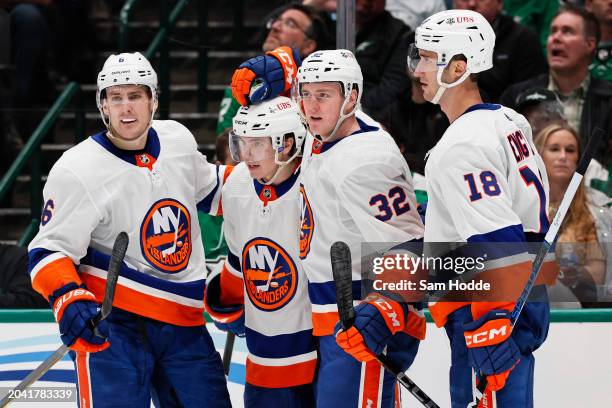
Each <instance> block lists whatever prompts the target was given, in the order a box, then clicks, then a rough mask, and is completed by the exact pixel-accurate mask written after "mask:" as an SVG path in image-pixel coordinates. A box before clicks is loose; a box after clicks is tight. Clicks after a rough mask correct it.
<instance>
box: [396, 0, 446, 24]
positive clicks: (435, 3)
mask: <svg viewBox="0 0 612 408" xmlns="http://www.w3.org/2000/svg"><path fill="white" fill-rule="evenodd" d="M385 9H386V10H387V11H388V12H389V13H391V15H393V17H395V18H397V19H399V20H402V21H403V22H404V24H406V25H407V26H408V27H411V28H412V29H416V27H418V26H419V25H420V24H421V22H422V21H423V20H425V19H426V18H427V17H429V16H431V15H434V14H436V13H437V12H439V11H444V10H446V3H444V0H427V1H423V0H387V5H386V6H385Z"/></svg>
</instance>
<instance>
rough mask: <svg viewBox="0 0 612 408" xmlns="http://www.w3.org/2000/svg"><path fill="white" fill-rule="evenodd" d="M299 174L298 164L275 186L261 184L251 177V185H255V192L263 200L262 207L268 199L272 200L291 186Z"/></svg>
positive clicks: (280, 195) (266, 203)
mask: <svg viewBox="0 0 612 408" xmlns="http://www.w3.org/2000/svg"><path fill="white" fill-rule="evenodd" d="M299 175H300V166H299V165H298V167H297V169H296V170H295V172H294V173H293V174H292V175H291V177H289V178H288V179H287V180H285V181H283V182H282V183H280V184H277V185H275V186H273V185H271V184H261V183H260V182H259V181H258V180H256V179H253V186H255V192H256V193H257V195H258V196H259V199H260V200H261V201H262V202H263V204H264V207H265V206H266V205H268V203H269V202H270V201H274V200H276V199H278V198H279V197H282V196H283V194H285V193H286V192H287V191H289V190H290V189H291V187H293V185H294V184H295V181H296V180H297V178H298V176H299Z"/></svg>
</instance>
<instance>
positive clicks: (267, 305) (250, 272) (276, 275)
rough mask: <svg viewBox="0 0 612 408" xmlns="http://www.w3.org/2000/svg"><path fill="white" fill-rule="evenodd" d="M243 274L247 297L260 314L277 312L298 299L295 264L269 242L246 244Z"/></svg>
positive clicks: (273, 243) (275, 244) (276, 246)
mask: <svg viewBox="0 0 612 408" xmlns="http://www.w3.org/2000/svg"><path fill="white" fill-rule="evenodd" d="M242 270H243V271H244V279H245V286H246V289H247V290H246V292H247V295H248V296H249V299H251V302H252V303H253V305H255V307H257V308H258V309H260V310H265V311H268V312H270V311H274V310H278V309H280V308H282V307H283V306H285V305H286V304H287V303H289V301H290V300H291V299H292V298H293V296H294V295H295V291H296V289H297V286H298V276H297V268H296V266H295V263H294V262H293V259H291V257H290V256H289V254H288V253H287V251H285V249H284V248H283V247H281V246H280V245H278V244H277V243H276V242H274V241H272V240H270V239H267V238H254V239H252V240H250V241H249V242H247V243H246V244H245V246H244V249H243V250H242Z"/></svg>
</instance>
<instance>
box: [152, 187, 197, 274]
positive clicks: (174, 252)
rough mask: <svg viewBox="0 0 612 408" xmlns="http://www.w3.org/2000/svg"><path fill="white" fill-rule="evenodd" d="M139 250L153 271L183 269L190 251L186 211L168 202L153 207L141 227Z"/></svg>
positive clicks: (176, 270)
mask: <svg viewBox="0 0 612 408" xmlns="http://www.w3.org/2000/svg"><path fill="white" fill-rule="evenodd" d="M140 246H141V248H142V254H143V256H144V257H145V259H146V260H147V261H148V262H149V263H150V264H151V265H153V266H154V267H155V268H156V269H158V270H160V271H163V272H168V273H176V272H180V271H182V270H183V269H185V267H186V266H187V264H188V263H189V257H190V256H191V249H192V244H191V217H190V216H189V211H187V208H185V206H184V205H183V204H181V203H180V202H178V201H176V200H173V199H171V198H165V199H162V200H159V201H158V202H156V203H155V204H153V205H152V206H151V208H150V209H149V211H147V215H146V216H145V217H144V221H143V222H142V225H141V226H140Z"/></svg>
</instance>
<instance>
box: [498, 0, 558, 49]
mask: <svg viewBox="0 0 612 408" xmlns="http://www.w3.org/2000/svg"><path fill="white" fill-rule="evenodd" d="M557 10H559V0H504V11H505V12H506V13H508V14H509V15H511V16H512V17H513V18H514V21H516V22H517V23H520V24H522V25H525V26H527V27H530V28H531V29H533V30H534V31H535V32H536V33H538V34H539V37H540V47H541V48H542V52H543V53H544V54H546V41H547V40H548V33H549V32H550V22H551V21H552V19H553V17H554V16H555V14H556V13H557Z"/></svg>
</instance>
